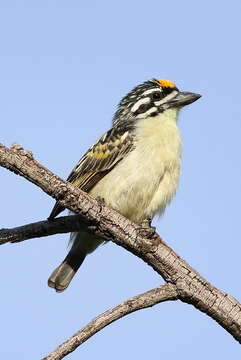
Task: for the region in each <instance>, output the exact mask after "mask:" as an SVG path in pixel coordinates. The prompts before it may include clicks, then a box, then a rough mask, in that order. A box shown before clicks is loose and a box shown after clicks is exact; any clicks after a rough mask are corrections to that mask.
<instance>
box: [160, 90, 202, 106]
mask: <svg viewBox="0 0 241 360" xmlns="http://www.w3.org/2000/svg"><path fill="white" fill-rule="evenodd" d="M201 96H202V95H200V94H194V93H190V92H186V91H182V92H179V93H178V94H177V95H176V96H175V97H174V98H173V99H171V100H170V101H168V102H167V104H168V107H183V106H186V105H189V104H191V103H193V102H194V101H196V100H198V99H199V98H200V97H201Z"/></svg>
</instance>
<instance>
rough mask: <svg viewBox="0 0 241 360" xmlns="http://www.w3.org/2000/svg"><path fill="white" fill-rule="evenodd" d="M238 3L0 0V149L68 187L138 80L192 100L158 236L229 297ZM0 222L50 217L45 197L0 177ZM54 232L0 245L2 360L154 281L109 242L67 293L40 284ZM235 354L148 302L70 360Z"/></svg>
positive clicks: (205, 331)
mask: <svg viewBox="0 0 241 360" xmlns="http://www.w3.org/2000/svg"><path fill="white" fill-rule="evenodd" d="M240 13H241V4H240V1H235V0H232V1H229V2H227V1H212V2H211V1H208V0H203V1H202V2H196V1H195V2H194V1H193V2H191V1H187V0H183V1H172V2H168V1H160V0H159V1H157V0H156V1H148V2H144V1H140V0H139V1H137V0H133V1H131V2H129V1H127V0H122V1H116V2H114V1H104V0H103V1H93V0H92V1H90V2H81V1H61V0H59V1H34V2H33V1H20V0H19V1H11V0H8V1H3V0H0V33H1V37H0V103H1V106H0V118H1V137H0V142H2V143H4V144H5V145H8V146H9V145H11V143H13V142H17V143H19V144H21V145H22V146H23V147H25V148H26V149H29V150H31V151H33V153H34V156H35V157H36V159H37V160H38V161H40V162H41V163H42V164H44V165H45V166H46V167H48V168H49V169H50V170H52V171H54V172H56V173H57V174H58V175H60V176H62V177H63V178H66V177H67V175H68V174H69V172H70V171H71V169H72V167H73V166H74V165H75V163H76V162H77V161H78V159H79V157H80V156H81V155H82V154H83V152H84V151H85V150H86V149H87V147H88V146H90V145H91V144H92V143H93V141H95V140H96V138H98V137H99V136H100V135H102V133H104V132H105V131H106V130H107V129H108V128H109V126H110V122H111V118H112V114H113V112H114V110H115V106H116V104H117V103H118V102H119V100H120V99H121V97H122V96H124V95H125V94H126V92H127V91H129V90H130V89H131V88H132V87H133V86H135V85H137V84H138V83H140V82H142V81H144V80H147V79H150V78H153V77H157V78H164V79H170V80H173V81H174V82H175V83H176V84H177V85H178V87H179V88H180V89H182V90H185V91H193V92H198V93H200V94H202V98H201V99H200V100H199V101H198V102H196V103H195V104H193V105H191V106H189V107H187V108H185V109H183V111H182V114H181V117H180V129H181V132H182V137H183V166H182V176H181V183H180V188H179V191H178V194H177V196H176V198H175V200H174V201H173V202H172V204H171V206H170V207H169V208H168V209H167V211H166V213H165V215H164V217H162V218H161V219H156V221H155V224H156V226H157V229H158V232H159V233H160V235H161V236H162V237H163V238H164V239H165V240H166V241H167V242H168V244H169V245H170V246H171V247H173V248H174V249H175V250H176V251H177V252H178V253H179V254H180V255H181V256H182V257H183V258H184V259H186V260H187V261H188V262H189V263H190V264H191V265H192V266H193V267H194V268H196V269H197V270H198V271H199V272H200V273H201V274H202V275H203V276H204V277H206V278H207V280H209V281H210V282H212V283H213V284H215V286H217V287H219V288H221V289H222V290H224V291H226V292H228V293H230V294H231V295H233V296H235V297H236V298H238V299H239V300H240V299H241V282H240V253H241V244H240V234H241V230H240V223H241V221H240V219H241V212H240V200H241V193H240V184H241V162H240V153H241V141H240V133H241V108H240V60H241V59H240V58H241V50H240V30H241V25H240ZM0 179H1V188H0V198H1V207H2V210H1V219H0V227H13V226H17V225H22V224H25V223H29V222H33V221H38V220H42V219H45V218H47V217H48V215H49V213H50V211H51V208H52V206H53V204H54V200H53V199H51V198H50V197H48V196H47V195H46V194H44V193H43V192H42V191H41V190H40V189H38V188H37V187H35V186H34V185H32V184H30V183H28V182H27V181H25V180H24V179H22V178H20V177H17V176H15V175H14V174H12V173H10V172H8V171H6V170H5V169H2V168H0ZM67 238H68V236H66V235H59V236H57V235H56V236H53V237H48V238H42V239H35V240H31V241H28V242H24V243H20V244H15V245H5V246H2V247H1V248H0V257H1V261H0V272H1V274H2V276H1V310H0V317H1V327H2V331H1V347H0V355H1V358H4V359H13V358H16V357H17V356H18V355H19V354H21V358H22V359H25V360H28V359H33V358H34V359H40V358H41V357H43V356H44V355H46V354H47V353H48V352H50V351H51V350H52V349H53V348H55V347H56V346H57V345H58V344H59V343H61V342H62V341H64V340H65V339H66V338H67V337H69V336H70V335H72V334H73V333H74V332H75V331H77V330H78V329H79V328H81V327H82V326H84V325H85V324H86V323H87V322H88V321H89V320H91V319H92V318H93V317H94V316H96V315H98V314H99V313H101V312H103V311H105V310H106V309H108V308H110V307H112V306H114V305H116V304H118V303H120V302H121V301H123V300H125V299H127V298H128V297H131V296H133V295H136V294H138V293H141V292H143V291H145V290H149V289H151V288H153V287H155V286H158V285H159V284H160V283H163V281H162V279H160V278H159V277H158V276H157V274H155V273H154V272H153V270H152V269H151V268H150V267H148V266H147V265H146V264H145V263H143V262H142V261H141V260H140V259H138V258H136V257H134V256H133V255H131V254H129V253H128V252H127V251H125V250H124V249H122V248H119V247H118V246H116V245H114V244H112V243H110V244H107V245H105V246H102V247H101V248H100V249H98V251H97V252H96V253H94V254H93V255H92V256H89V258H88V259H87V260H86V262H85V263H84V265H83V267H82V268H81V270H80V271H79V273H78V275H77V276H76V278H75V279H74V281H73V283H72V285H71V287H70V288H69V289H68V290H67V291H66V292H65V293H62V294H56V293H54V292H53V290H52V289H50V288H48V287H47V285H46V282H47V278H48V276H49V274H50V272H51V271H52V270H53V268H54V267H55V266H56V265H57V264H58V263H59V262H60V261H61V260H62V259H63V258H64V257H65V255H66V252H67V249H66V245H67ZM97 356H98V358H101V359H102V358H105V359H106V360H108V359H112V358H113V357H114V358H115V359H116V360H119V359H123V357H124V358H127V359H129V358H131V357H132V358H138V359H140V360H142V359H146V357H147V356H148V357H155V358H157V359H162V358H163V357H167V356H168V357H170V358H175V357H176V356H178V357H179V359H186V360H189V359H190V360H191V359H193V358H194V357H195V359H196V360H201V359H203V358H204V357H206V358H208V359H210V358H219V359H226V358H227V357H228V358H231V359H234V358H238V356H240V345H239V344H238V343H237V342H236V341H234V340H233V338H232V337H231V336H230V335H229V334H228V333H226V332H225V331H224V330H223V329H222V328H221V327H220V326H219V325H217V324H216V323H215V322H214V321H213V320H212V319H210V318H208V317H207V316H206V315H205V314H202V313H200V312H199V311H197V310H195V309H194V308H193V307H192V306H190V305H187V304H182V303H180V302H170V303H165V304H160V305H158V306H155V307H153V308H151V309H147V310H144V311H140V312H137V313H135V314H132V315H130V316H129V317H127V318H124V319H122V320H120V321H118V322H115V323H114V324H112V325H111V326H109V327H108V328H106V329H104V330H103V331H102V332H101V333H99V334H97V335H95V336H94V337H92V338H91V339H90V340H89V341H88V342H86V343H85V344H84V345H82V346H81V347H80V348H79V349H78V350H77V351H75V352H74V353H73V354H71V355H70V356H69V357H68V359H71V360H75V359H80V358H81V359H85V360H90V359H93V358H95V357H97Z"/></svg>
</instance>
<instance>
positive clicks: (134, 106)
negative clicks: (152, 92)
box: [131, 97, 151, 112]
mask: <svg viewBox="0 0 241 360" xmlns="http://www.w3.org/2000/svg"><path fill="white" fill-rule="evenodd" d="M150 101H151V99H150V98H149V97H146V98H143V99H140V100H138V101H137V102H136V103H135V104H134V105H133V106H132V108H131V112H135V111H137V110H138V109H139V107H140V106H141V105H142V104H148V103H149V102H150Z"/></svg>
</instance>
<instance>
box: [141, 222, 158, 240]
mask: <svg viewBox="0 0 241 360" xmlns="http://www.w3.org/2000/svg"><path fill="white" fill-rule="evenodd" d="M151 222H152V219H144V220H142V222H141V223H140V228H139V230H140V233H141V235H142V236H145V237H146V238H148V239H149V238H151V237H152V236H153V235H154V234H155V232H156V228H155V226H152V225H151Z"/></svg>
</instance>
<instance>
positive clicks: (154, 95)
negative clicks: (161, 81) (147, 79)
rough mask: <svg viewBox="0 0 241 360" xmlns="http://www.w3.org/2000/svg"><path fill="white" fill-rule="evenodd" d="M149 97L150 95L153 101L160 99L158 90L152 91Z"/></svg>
mask: <svg viewBox="0 0 241 360" xmlns="http://www.w3.org/2000/svg"><path fill="white" fill-rule="evenodd" d="M151 97H152V100H154V101H157V100H160V99H161V93H160V91H158V92H154V93H152V95H151Z"/></svg>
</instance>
